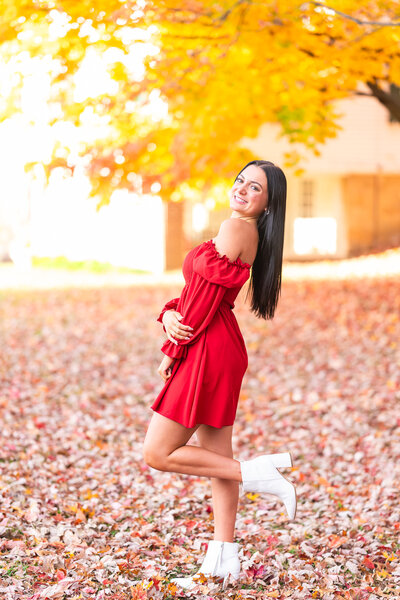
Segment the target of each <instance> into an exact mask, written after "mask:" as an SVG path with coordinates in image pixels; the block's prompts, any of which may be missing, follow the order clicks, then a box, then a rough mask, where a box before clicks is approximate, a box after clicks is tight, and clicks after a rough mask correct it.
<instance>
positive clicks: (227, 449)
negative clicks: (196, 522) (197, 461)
mask: <svg viewBox="0 0 400 600" xmlns="http://www.w3.org/2000/svg"><path fill="white" fill-rule="evenodd" d="M232 429H233V427H222V428H221V429H217V428H216V427H211V426H210V425H200V427H199V428H198V430H197V438H198V440H199V442H200V444H201V447H202V448H205V449H207V450H210V451H211V452H216V453H217V454H222V455H224V456H228V457H230V458H232V456H233V452H232ZM211 488H212V498H213V512H214V539H215V540H218V541H220V542H233V540H234V536H235V523H236V513H237V506H238V500H239V483H238V482H237V481H230V480H229V479H221V478H218V477H212V478H211Z"/></svg>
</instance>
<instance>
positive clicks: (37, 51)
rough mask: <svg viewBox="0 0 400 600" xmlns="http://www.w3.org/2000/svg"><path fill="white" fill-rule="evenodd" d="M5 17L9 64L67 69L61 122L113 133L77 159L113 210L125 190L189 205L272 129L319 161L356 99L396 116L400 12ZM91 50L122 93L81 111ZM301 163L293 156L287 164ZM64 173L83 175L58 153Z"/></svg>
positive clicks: (61, 8) (18, 7) (285, 8)
mask: <svg viewBox="0 0 400 600" xmlns="http://www.w3.org/2000/svg"><path fill="white" fill-rule="evenodd" d="M1 4H3V5H4V6H3V22H2V25H1V29H0V31H1V33H2V39H5V40H6V41H5V42H4V43H3V55H5V56H8V58H9V60H10V59H11V56H15V54H16V52H18V51H25V52H29V53H30V55H31V56H34V57H40V56H45V55H47V56H49V55H50V56H51V57H52V58H53V59H54V61H55V64H57V65H58V71H57V69H56V70H55V71H54V73H53V75H52V76H53V97H52V98H51V99H50V101H51V102H53V103H56V102H60V101H61V102H62V104H61V105H60V108H61V109H62V112H61V113H60V115H59V116H57V117H55V118H53V122H55V121H57V120H59V119H67V120H70V121H72V122H73V123H74V124H75V125H77V126H79V125H80V124H81V123H82V116H83V115H84V114H86V115H87V114H88V110H89V109H90V111H92V114H95V115H97V117H98V118H102V119H107V121H108V126H109V128H108V130H107V133H106V134H105V135H103V136H102V138H101V139H100V140H96V142H95V143H91V142H88V143H82V144H81V148H80V154H81V156H82V157H83V158H84V160H85V164H86V169H87V172H88V173H89V174H90V176H91V179H92V182H93V194H96V195H99V197H101V198H103V201H104V200H105V201H106V200H107V198H108V197H109V196H110V194H111V192H112V190H113V189H115V187H127V188H129V189H133V188H135V187H136V188H137V187H138V186H139V187H140V186H142V188H143V190H144V191H148V190H149V189H151V186H153V185H154V184H156V185H157V184H158V183H159V184H161V186H162V193H163V195H164V196H165V197H166V198H170V197H172V198H173V199H179V197H180V196H181V195H182V194H185V193H187V190H188V186H189V187H190V188H191V189H192V190H193V189H197V190H199V191H202V192H203V193H204V191H206V190H207V189H209V188H211V187H212V186H213V185H215V184H218V183H221V184H222V182H223V181H225V180H226V178H227V177H229V178H230V177H232V176H234V174H235V173H236V172H237V170H238V167H239V166H240V165H241V164H243V162H244V161H246V160H248V159H251V158H252V155H251V153H250V152H249V151H248V150H246V149H245V148H243V147H241V145H240V142H241V140H242V139H243V138H244V137H253V136H255V135H257V133H258V130H259V127H260V125H262V124H264V123H277V124H279V125H280V128H281V131H282V134H283V135H284V136H286V137H287V139H288V140H289V141H290V142H291V143H296V144H297V147H299V146H298V145H300V147H302V148H305V149H308V150H311V151H313V152H316V153H318V152H319V149H320V147H321V144H323V143H324V141H325V140H326V139H327V138H329V137H333V136H335V135H336V133H337V130H338V125H337V121H338V116H339V115H338V114H337V110H336V108H335V102H334V101H335V100H339V99H341V98H345V97H348V96H351V95H353V94H363V95H365V94H367V95H370V96H373V97H375V98H376V99H377V100H379V102H381V103H382V104H383V105H384V106H385V107H386V108H387V109H388V111H389V113H390V115H391V117H392V118H393V119H399V116H400V96H399V94H398V88H397V86H400V6H399V4H398V2H397V0H379V1H378V0H371V1H370V2H368V4H367V5H366V6H360V5H358V4H357V3H355V2H354V1H352V0H332V2H326V3H322V2H304V3H300V2H298V1H297V0H296V1H295V0H275V1H274V2H272V1H270V2H263V1H261V0H260V1H259V0H236V1H235V0H229V1H227V0H220V1H219V2H212V1H207V0H183V1H182V2H179V3H178V2H172V1H171V0H154V1H144V0H143V1H138V2H131V1H129V0H128V1H126V2H118V1H115V0H109V1H106V0H100V1H98V2H96V6H95V7H94V6H93V5H92V4H93V3H90V2H88V1H85V2H72V1H67V0H64V1H62V0H60V2H58V3H57V5H56V6H54V3H53V2H46V1H41V2H37V3H36V4H34V5H33V4H30V3H27V2H23V1H22V0H19V2H15V3H13V4H12V6H10V4H9V3H4V2H2V3H1ZM60 21H62V22H63V23H64V26H63V27H61V28H60V26H59V27H58V31H59V33H58V35H56V34H55V33H54V31H55V30H56V29H57V28H56V27H55V25H54V24H55V23H56V22H58V23H60ZM52 30H53V35H52V36H51V35H50V36H49V32H51V31H52ZM29 32H30V34H31V35H30V36H29V35H28V34H29ZM40 36H41V38H42V39H41V40H40V39H39V38H40ZM143 45H147V46H146V47H147V53H148V55H147V57H146V58H145V67H146V70H145V73H144V76H133V75H132V70H131V68H130V64H131V62H130V61H131V59H132V55H134V54H135V53H137V52H138V50H139V48H140V46H143ZM92 50H95V51H96V52H99V53H102V55H103V56H105V55H107V53H108V55H110V58H109V60H108V63H107V69H108V71H109V73H110V76H111V78H112V80H113V81H114V83H115V86H114V89H112V90H111V91H106V92H103V93H100V94H98V95H95V96H94V97H86V98H84V99H80V100H79V101H77V100H76V97H75V96H74V92H76V83H75V80H74V77H75V78H76V74H77V72H78V71H79V68H80V66H81V64H82V61H83V59H84V57H85V56H87V53H88V52H89V51H92ZM132 53H133V54H132ZM12 98H13V102H12V107H11V109H10V108H9V110H8V112H5V114H9V113H10V110H11V111H12V110H15V109H14V105H15V98H16V95H15V90H14V94H13V96H12ZM154 99H156V100H157V99H158V101H159V102H162V101H165V102H167V104H168V113H167V114H166V113H165V114H164V115H162V116H160V117H159V118H157V119H155V118H154V115H153V116H152V114H151V112H150V111H149V105H151V103H152V102H153V103H154ZM85 111H86V113H85ZM366 126H367V124H366ZM300 157H301V155H299V154H298V152H297V151H296V152H293V153H291V154H290V155H288V156H287V162H288V164H292V165H295V164H296V163H297V162H298V160H299V158H300ZM56 165H66V166H69V168H71V169H73V168H74V164H73V163H72V164H71V158H69V164H68V148H63V147H62V145H59V147H57V148H55V149H54V160H53V161H52V162H51V164H50V165H49V170H51V169H52V168H54V167H55V166H56ZM153 189H157V188H154V187H153Z"/></svg>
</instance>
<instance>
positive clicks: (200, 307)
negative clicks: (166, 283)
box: [161, 240, 250, 359]
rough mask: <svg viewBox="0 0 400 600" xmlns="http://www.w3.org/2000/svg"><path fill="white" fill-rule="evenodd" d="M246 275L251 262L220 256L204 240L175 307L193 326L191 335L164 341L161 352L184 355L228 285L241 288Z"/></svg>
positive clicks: (176, 356) (172, 355)
mask: <svg viewBox="0 0 400 600" xmlns="http://www.w3.org/2000/svg"><path fill="white" fill-rule="evenodd" d="M249 275H250V265H248V264H247V263H244V262H242V261H241V260H240V259H237V260H235V261H231V260H230V259H229V258H228V257H227V256H225V255H224V256H220V255H219V254H218V252H217V249H216V247H215V244H214V242H213V241H212V240H209V241H208V242H204V244H202V245H201V246H200V247H199V250H198V252H197V253H196V255H195V257H194V258H193V273H192V277H191V279H190V282H189V284H188V285H187V286H185V288H184V290H183V292H182V294H181V297H180V298H179V301H178V305H177V308H176V310H177V311H178V312H180V313H181V314H182V315H183V319H182V322H183V323H184V324H185V325H190V326H191V327H193V332H192V333H193V336H192V337H191V338H190V339H188V340H177V342H178V345H176V344H174V343H173V342H171V341H169V340H167V341H166V342H165V343H164V345H163V346H162V348H161V350H162V352H163V353H164V354H166V355H167V356H170V357H171V358H179V359H183V358H186V355H187V346H190V345H191V344H194V343H195V342H196V341H197V340H198V338H199V336H201V335H202V333H203V332H204V330H205V329H206V327H208V325H209V324H210V322H211V321H212V319H213V317H214V315H215V313H216V311H217V310H218V307H219V305H220V304H221V301H222V299H223V297H224V296H225V293H226V290H227V288H233V287H242V285H243V284H244V283H245V282H246V281H247V279H248V278H249Z"/></svg>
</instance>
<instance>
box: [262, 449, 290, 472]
mask: <svg viewBox="0 0 400 600" xmlns="http://www.w3.org/2000/svg"><path fill="white" fill-rule="evenodd" d="M268 458H269V459H270V461H271V462H272V464H273V465H274V467H276V468H277V469H284V468H285V467H292V466H293V461H292V455H291V454H290V452H281V453H280V454H268Z"/></svg>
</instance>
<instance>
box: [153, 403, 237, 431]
mask: <svg viewBox="0 0 400 600" xmlns="http://www.w3.org/2000/svg"><path fill="white" fill-rule="evenodd" d="M150 408H151V410H152V411H153V412H156V413H157V414H159V415H161V416H162V417H165V418H166V419H169V420H170V421H174V423H178V424H179V425H182V427H185V428H186V429H193V427H197V426H200V425H208V426H209V427H214V428H215V429H222V428H223V427H232V426H233V425H234V422H233V423H229V424H228V425H213V424H212V423H195V424H194V425H192V426H190V425H184V423H181V422H180V421H177V419H173V418H172V417H170V416H168V415H164V413H162V412H161V411H159V410H156V409H155V408H152V407H150Z"/></svg>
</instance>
